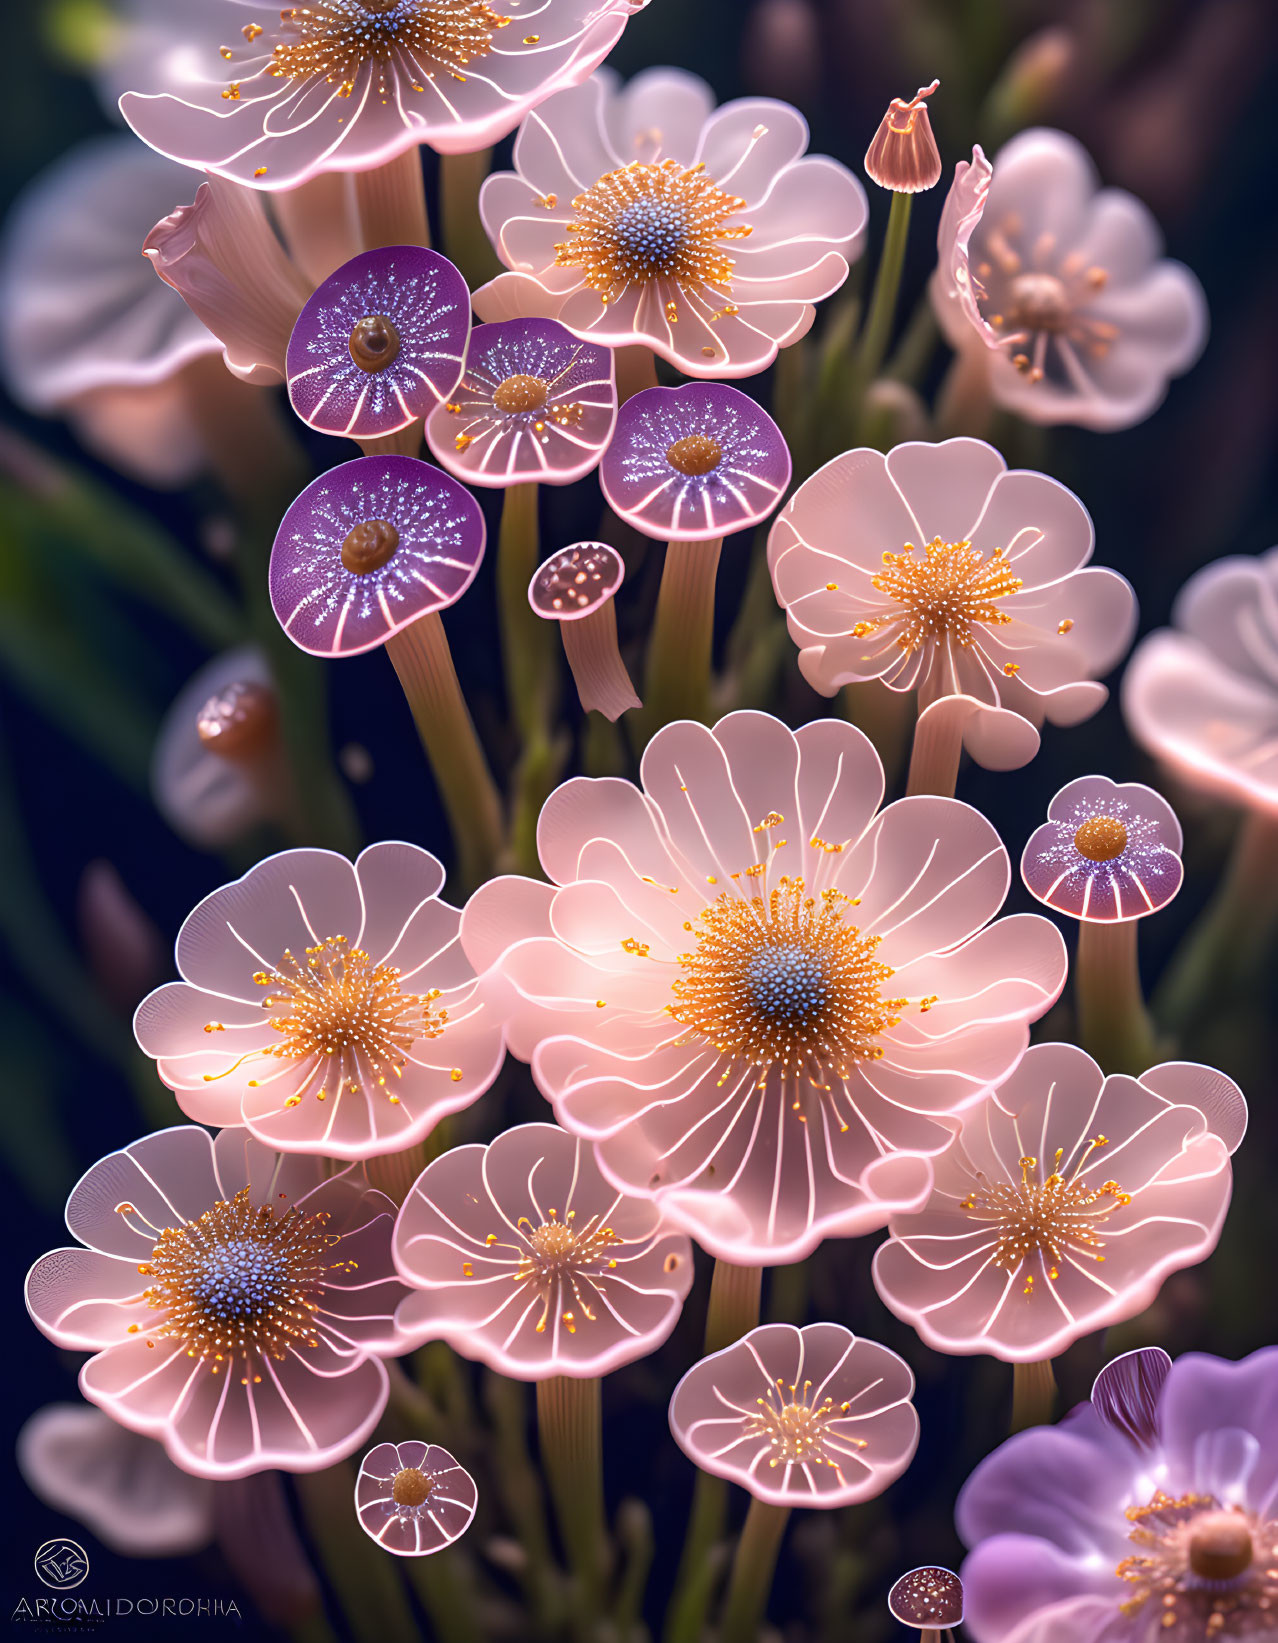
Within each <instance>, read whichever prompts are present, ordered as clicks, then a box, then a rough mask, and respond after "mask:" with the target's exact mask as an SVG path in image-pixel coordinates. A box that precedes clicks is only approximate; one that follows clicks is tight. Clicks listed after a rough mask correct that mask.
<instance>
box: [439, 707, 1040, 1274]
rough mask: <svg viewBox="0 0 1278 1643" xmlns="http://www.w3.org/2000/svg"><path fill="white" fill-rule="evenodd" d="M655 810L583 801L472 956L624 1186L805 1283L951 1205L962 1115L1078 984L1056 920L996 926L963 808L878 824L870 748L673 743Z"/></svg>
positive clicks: (622, 790)
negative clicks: (792, 1264)
mask: <svg viewBox="0 0 1278 1643" xmlns="http://www.w3.org/2000/svg"><path fill="white" fill-rule="evenodd" d="M642 781H643V787H642V789H640V788H638V787H635V786H632V785H631V784H630V783H629V782H626V781H621V780H616V779H611V778H606V779H601V780H588V779H577V780H574V781H569V782H566V783H565V784H564V785H563V786H562V787H560V788H559V789H558V790H557V791H556V792H555V793H553V794H552V795H551V796H550V798H549V799H548V800H547V802H546V805H545V807H544V808H543V810H542V813H541V820H540V823H539V827H538V847H539V850H540V854H541V862H542V866H543V868H544V870H545V872H546V875H547V877H548V878H549V879H550V881H551V882H550V883H549V884H542V883H539V882H534V881H533V880H530V879H520V878H501V879H495V880H493V881H492V882H491V883H489V884H487V885H485V886H484V887H483V888H482V889H481V890H480V891H479V892H478V894H477V895H476V896H475V897H473V898H472V900H471V902H470V904H469V906H468V907H467V909H466V912H465V914H464V916H463V921H462V939H463V942H464V944H465V946H466V950H467V952H468V953H469V954H470V956H471V959H472V961H473V962H474V963H475V964H477V965H479V966H481V967H487V966H489V965H492V964H495V965H497V966H498V968H499V973H500V975H501V976H502V977H503V978H504V981H505V983H506V985H507V987H508V989H509V998H508V1000H507V1001H506V1002H505V1006H504V1008H505V1012H506V1019H507V1028H508V1035H509V1043H510V1046H511V1048H512V1049H513V1050H514V1052H515V1054H516V1055H519V1056H520V1057H522V1058H523V1059H525V1060H529V1061H531V1063H532V1069H533V1076H534V1078H535V1079H536V1081H537V1084H538V1087H539V1088H540V1089H541V1091H542V1093H543V1094H544V1095H545V1096H546V1097H547V1098H548V1099H549V1100H550V1101H551V1102H552V1103H553V1105H554V1109H555V1115H556V1117H557V1118H558V1119H559V1121H560V1123H561V1124H563V1125H564V1127H565V1128H566V1129H570V1130H572V1131H573V1132H575V1133H576V1134H578V1135H581V1136H584V1137H586V1138H587V1139H589V1140H591V1141H593V1142H594V1143H595V1151H596V1156H597V1158H598V1160H599V1163H600V1166H601V1168H602V1169H603V1172H604V1174H605V1175H606V1176H607V1177H608V1178H609V1180H611V1181H613V1182H614V1183H615V1185H616V1186H617V1188H618V1189H619V1190H621V1191H624V1192H633V1193H639V1194H642V1195H644V1196H647V1197H652V1198H656V1199H657V1200H658V1201H659V1202H660V1204H661V1205H662V1207H663V1208H664V1209H665V1210H666V1211H667V1212H668V1213H669V1214H670V1215H671V1216H672V1217H673V1218H674V1219H676V1220H677V1221H679V1222H680V1223H681V1224H682V1225H683V1226H685V1227H686V1228H687V1229H688V1230H689V1231H690V1232H692V1233H693V1235H694V1236H695V1237H696V1238H697V1240H698V1241H699V1242H700V1243H702V1244H703V1245H704V1246H705V1247H706V1248H707V1249H709V1250H711V1251H712V1252H713V1253H714V1254H715V1255H718V1256H721V1257H723V1258H725V1259H727V1260H729V1261H734V1262H738V1263H741V1264H752V1263H758V1262H764V1263H774V1262H782V1261H794V1260H798V1259H800V1258H801V1257H802V1256H804V1255H806V1254H808V1253H810V1252H811V1250H813V1249H814V1248H815V1247H816V1245H817V1244H818V1243H820V1241H821V1240H822V1238H825V1237H830V1236H851V1235H854V1234H860V1233H864V1232H869V1231H872V1230H874V1229H875V1228H877V1227H881V1226H883V1225H884V1224H885V1222H886V1221H887V1218H888V1216H889V1215H890V1214H892V1213H893V1212H894V1211H897V1210H901V1209H908V1208H916V1207H917V1206H918V1205H919V1204H921V1203H922V1202H923V1200H924V1199H925V1198H926V1196H927V1193H928V1191H929V1189H930V1186H931V1171H930V1166H929V1164H928V1162H927V1159H928V1157H929V1156H930V1155H932V1154H934V1153H937V1152H940V1151H942V1150H943V1149H944V1147H945V1146H946V1145H947V1144H948V1142H949V1141H950V1139H951V1135H952V1132H953V1116H952V1115H953V1114H954V1113H955V1112H956V1111H957V1110H959V1109H960V1108H962V1107H965V1106H968V1105H970V1104H971V1103H973V1102H975V1101H979V1100H980V1099H981V1098H982V1097H983V1096H984V1095H986V1094H987V1093H988V1092H989V1090H990V1089H991V1088H992V1087H993V1085H994V1084H996V1083H997V1082H998V1081H999V1080H1000V1079H1002V1078H1004V1077H1006V1076H1007V1074H1008V1072H1010V1071H1011V1069H1012V1067H1013V1066H1015V1064H1016V1062H1017V1061H1018V1060H1019V1059H1020V1057H1021V1055H1022V1054H1023V1052H1024V1049H1025V1046H1026V1044H1027V1042H1028V1038H1029V1028H1028V1023H1029V1022H1030V1021H1032V1020H1034V1019H1035V1018H1037V1017H1038V1016H1040V1015H1042V1013H1043V1012H1044V1011H1045V1010H1046V1009H1047V1008H1048V1006H1049V1005H1050V1004H1051V1003H1052V1001H1053V1000H1054V999H1055V998H1056V997H1057V996H1058V994H1059V993H1060V991H1061V988H1062V986H1063V985H1064V980H1065V950H1064V945H1063V943H1062V941H1061V938H1060V936H1059V935H1058V934H1057V932H1056V931H1055V930H1054V929H1053V928H1052V927H1051V926H1050V924H1049V923H1048V921H1047V920H1045V919H1042V918H1038V917H1035V916H1021V917H1016V918H1008V919H999V920H998V921H997V922H994V923H990V922H989V921H990V920H992V919H993V918H994V915H995V914H996V913H997V912H998V909H999V906H1000V904H1001V903H1002V900H1003V897H1004V895H1005V893H1006V891H1007V885H1008V879H1009V864H1008V860H1007V852H1006V851H1005V850H1004V848H1003V845H1002V843H1001V841H1000V840H999V838H998V835H997V834H996V833H995V831H994V829H993V828H992V827H991V826H990V824H989V823H988V822H987V821H986V820H985V818H984V817H983V816H981V815H979V814H978V813H977V812H976V811H975V810H972V809H971V808H969V807H968V806H967V805H965V804H960V803H958V802H957V801H956V800H954V799H940V798H908V799H903V800H901V801H899V802H898V803H896V804H893V805H889V806H888V807H887V809H886V810H884V811H883V812H882V813H881V814H879V815H877V816H876V814H875V813H876V811H877V810H878V807H879V803H880V801H881V799H882V796H883V770H882V766H881V765H880V763H879V759H878V755H877V754H876V753H875V751H874V749H873V747H872V746H871V745H870V743H869V741H868V740H867V739H866V738H865V736H863V735H862V734H861V732H860V731H859V730H856V729H854V728H853V727H852V726H851V725H848V724H844V723H841V722H838V721H834V720H820V721H817V722H815V723H812V724H807V725H804V726H803V728H802V729H801V730H799V731H797V732H791V731H789V730H787V729H786V727H785V726H784V725H782V724H781V723H779V722H778V721H777V720H776V719H773V718H771V717H769V716H768V715H767V714H764V713H734V714H730V715H729V716H728V717H727V718H725V719H722V720H720V722H719V723H718V724H717V725H716V726H715V728H714V729H713V731H711V730H707V729H706V728H705V727H704V726H702V725H699V724H692V723H687V722H679V723H675V724H671V725H667V726H666V727H665V728H664V729H663V730H660V731H659V732H658V733H657V735H656V736H654V737H653V739H652V740H651V741H650V742H649V744H648V747H647V751H646V752H645V754H644V757H643V763H642Z"/></svg>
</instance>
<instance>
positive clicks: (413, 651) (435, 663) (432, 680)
mask: <svg viewBox="0 0 1278 1643" xmlns="http://www.w3.org/2000/svg"><path fill="white" fill-rule="evenodd" d="M386 654H387V655H388V656H389V657H390V659H391V662H392V664H393V665H394V668H395V672H396V673H397V674H398V675H399V682H400V684H401V685H402V686H403V687H404V695H405V696H406V697H407V698H408V705H409V707H410V708H411V709H412V712H413V719H414V721H415V723H416V725H417V733H418V735H419V736H420V737H421V739H422V745H423V746H424V747H425V749H426V754H427V757H428V758H429V759H430V763H431V769H432V770H433V771H434V773H435V781H436V782H437V784H438V786H439V791H440V796H441V798H442V799H443V801H444V808H445V810H446V811H447V812H448V821H449V825H450V827H451V828H452V833H453V844H454V847H455V849H456V851H457V867H458V876H459V878H460V879H461V880H462V882H463V883H464V884H465V885H466V886H467V887H470V888H473V887H474V886H475V885H477V884H480V883H482V882H483V880H484V879H485V878H487V877H488V876H489V874H490V873H491V872H492V870H493V865H494V863H495V862H496V860H497V855H498V852H499V851H500V849H501V832H502V826H501V799H500V797H499V796H498V793H497V786H496V783H495V782H494V781H493V778H492V773H491V771H490V770H489V768H488V761H487V759H486V758H485V757H484V751H483V748H482V747H481V746H480V745H479V737H478V736H477V735H476V733H475V725H474V721H473V720H472V719H471V716H470V710H469V709H468V708H467V706H466V699H465V697H464V696H463V695H462V688H461V684H460V683H459V681H458V678H457V670H456V668H455V667H454V666H453V657H452V652H451V651H450V650H449V648H448V638H447V635H446V634H445V633H444V624H443V622H442V621H441V620H440V616H439V612H438V611H431V612H430V613H429V615H426V616H421V617H419V618H418V619H417V621H415V622H412V623H410V624H409V625H408V627H406V628H401V629H400V631H399V632H398V633H395V634H392V635H391V637H390V638H389V639H388V640H387V641H386Z"/></svg>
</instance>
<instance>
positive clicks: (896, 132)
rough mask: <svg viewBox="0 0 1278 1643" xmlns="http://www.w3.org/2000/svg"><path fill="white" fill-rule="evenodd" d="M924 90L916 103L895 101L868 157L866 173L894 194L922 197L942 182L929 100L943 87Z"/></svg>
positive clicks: (880, 126) (869, 149) (878, 131)
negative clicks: (930, 118)
mask: <svg viewBox="0 0 1278 1643" xmlns="http://www.w3.org/2000/svg"><path fill="white" fill-rule="evenodd" d="M940 83H941V82H940V81H939V80H933V81H932V84H931V85H930V86H920V87H919V89H918V91H916V92H915V94H914V101H913V102H910V103H906V102H903V101H902V100H901V98H900V97H893V99H892V101H891V102H890V103H889V104H888V111H887V113H886V114H885V115H884V116H883V119H882V121H881V122H880V125H879V129H878V130H877V131H876V132H875V134H874V141H873V142H872V143H871V144H870V146H869V148H868V149H867V150H866V153H865V172H866V175H867V176H868V177H869V178H870V179H871V181H873V182H876V183H878V185H879V187H880V188H890V189H891V190H892V192H893V193H894V194H919V193H921V192H922V191H923V190H924V189H927V188H935V187H936V185H937V183H938V182H940V180H941V155H940V151H939V149H938V148H937V146H936V138H935V137H934V136H933V135H932V122H931V121H930V120H929V119H928V117H927V104H926V102H925V100H924V99H925V98H928V97H930V96H931V95H932V93H933V92H934V91H935V90H936V88H937V87H938V86H939V85H940Z"/></svg>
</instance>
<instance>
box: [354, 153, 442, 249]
mask: <svg viewBox="0 0 1278 1643" xmlns="http://www.w3.org/2000/svg"><path fill="white" fill-rule="evenodd" d="M354 179H355V209H356V213H357V215H358V219H359V237H360V243H361V245H362V246H363V248H364V250H365V251H376V250H377V249H378V248H379V247H380V246H383V245H429V244H430V227H429V224H428V222H427V219H426V190H425V186H424V184H423V182H422V161H421V153H420V151H419V150H418V148H417V147H416V146H414V147H412V148H408V149H405V150H404V152H403V153H402V154H397V155H396V157H395V158H394V159H393V160H387V162H386V164H385V165H379V166H375V167H374V168H373V169H372V170H371V171H357V172H355V174H354Z"/></svg>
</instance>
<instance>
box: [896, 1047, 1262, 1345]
mask: <svg viewBox="0 0 1278 1643" xmlns="http://www.w3.org/2000/svg"><path fill="white" fill-rule="evenodd" d="M1246 1123H1247V1105H1246V1102H1245V1101H1244V1100H1243V1098H1242V1094H1241V1092H1240V1091H1239V1089H1238V1087H1237V1085H1236V1084H1234V1083H1233V1081H1232V1080H1231V1079H1228V1078H1226V1077H1225V1075H1224V1074H1223V1073H1218V1072H1215V1071H1213V1070H1212V1069H1211V1068H1210V1067H1202V1066H1197V1065H1195V1064H1193V1063H1191V1062H1185V1061H1179V1062H1167V1063H1165V1064H1164V1065H1162V1066H1159V1067H1151V1068H1150V1070H1149V1071H1148V1072H1146V1073H1143V1074H1142V1075H1141V1077H1140V1078H1139V1079H1135V1078H1130V1077H1127V1076H1126V1075H1119V1076H1112V1077H1109V1078H1106V1077H1105V1076H1104V1075H1103V1074H1102V1072H1101V1070H1100V1068H1099V1067H1098V1066H1097V1065H1096V1063H1095V1062H1094V1061H1093V1060H1092V1058H1091V1057H1090V1056H1089V1055H1087V1054H1086V1053H1085V1052H1084V1051H1082V1050H1080V1049H1078V1048H1077V1047H1076V1046H1075V1045H1073V1044H1037V1045H1035V1046H1034V1047H1033V1048H1031V1049H1030V1050H1027V1051H1026V1053H1025V1056H1024V1059H1023V1060H1022V1061H1021V1063H1020V1065H1019V1066H1018V1067H1017V1068H1016V1070H1015V1071H1014V1072H1013V1073H1012V1074H1011V1076H1010V1077H1009V1078H1008V1079H1007V1080H1006V1082H1005V1083H1003V1084H1001V1085H1000V1086H999V1088H998V1090H997V1091H996V1092H995V1095H994V1098H993V1099H992V1100H990V1101H986V1102H983V1103H982V1104H981V1106H980V1107H979V1108H973V1109H971V1110H970V1111H969V1112H967V1113H965V1114H964V1115H963V1121H962V1129H961V1131H960V1132H959V1134H958V1136H957V1137H956V1139H955V1141H954V1144H953V1146H952V1147H951V1148H950V1149H949V1151H948V1152H946V1153H945V1154H944V1156H943V1157H941V1158H938V1159H937V1160H936V1161H935V1165H934V1169H935V1172H936V1180H935V1185H934V1186H933V1188H932V1195H931V1197H930V1198H929V1199H928V1201H927V1202H926V1203H925V1204H924V1205H923V1207H922V1209H921V1210H920V1211H919V1212H918V1213H917V1214H912V1215H899V1216H893V1218H892V1220H891V1222H890V1228H891V1237H890V1238H889V1239H888V1241H887V1242H886V1243H885V1244H882V1245H880V1247H879V1249H878V1251H877V1252H876V1254H875V1258H874V1282H875V1287H876V1288H877V1289H878V1292H879V1295H880V1297H881V1299H882V1300H883V1302H884V1304H885V1305H886V1306H887V1307H888V1309H889V1311H891V1312H894V1313H895V1314H896V1315H897V1317H898V1318H904V1319H905V1320H906V1322H907V1323H910V1324H912V1325H913V1326H914V1328H915V1329H917V1330H918V1332H919V1334H920V1335H921V1336H922V1337H923V1339H924V1340H925V1341H926V1342H927V1344H928V1345H929V1346H931V1347H933V1348H935V1349H936V1350H937V1351H939V1352H950V1353H964V1352H988V1353H990V1354H991V1355H993V1356H994V1357H996V1358H1002V1359H1004V1360H1005V1361H1007V1362H1011V1363H1037V1362H1042V1361H1043V1360H1044V1359H1046V1358H1052V1357H1055V1356H1056V1355H1057V1354H1058V1353H1060V1352H1063V1351H1064V1350H1065V1348H1066V1347H1067V1346H1069V1345H1071V1344H1072V1342H1074V1341H1076V1340H1079V1339H1081V1337H1082V1336H1084V1335H1090V1334H1091V1333H1092V1332H1093V1331H1094V1330H1097V1329H1103V1328H1105V1327H1107V1326H1108V1325H1110V1324H1114V1323H1119V1322H1121V1321H1122V1320H1123V1319H1125V1318H1133V1317H1135V1316H1136V1314H1137V1313H1138V1312H1142V1311H1144V1309H1145V1308H1146V1307H1147V1306H1149V1305H1150V1304H1151V1302H1152V1301H1153V1300H1154V1297H1155V1296H1156V1295H1157V1293H1158V1291H1159V1289H1160V1288H1161V1287H1162V1284H1163V1280H1164V1279H1165V1278H1167V1277H1168V1275H1169V1274H1170V1273H1172V1272H1177V1271H1179V1270H1180V1269H1181V1268H1183V1267H1188V1266H1193V1265H1195V1264H1196V1263H1197V1262H1199V1261H1202V1260H1204V1259H1206V1257H1207V1256H1208V1255H1210V1253H1211V1252H1212V1250H1213V1249H1214V1248H1215V1247H1216V1240H1217V1239H1218V1238H1219V1236H1220V1229H1221V1226H1222V1225H1223V1224H1224V1219H1225V1211H1226V1209H1227V1208H1228V1206H1229V1195H1230V1189H1231V1184H1232V1171H1231V1169H1230V1164H1229V1158H1230V1154H1231V1153H1233V1151H1234V1150H1235V1148H1236V1147H1237V1146H1238V1144H1239V1142H1240V1141H1241V1140H1242V1137H1243V1131H1244V1129H1245V1128H1246Z"/></svg>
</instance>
